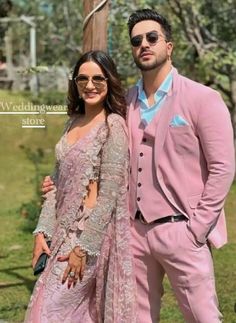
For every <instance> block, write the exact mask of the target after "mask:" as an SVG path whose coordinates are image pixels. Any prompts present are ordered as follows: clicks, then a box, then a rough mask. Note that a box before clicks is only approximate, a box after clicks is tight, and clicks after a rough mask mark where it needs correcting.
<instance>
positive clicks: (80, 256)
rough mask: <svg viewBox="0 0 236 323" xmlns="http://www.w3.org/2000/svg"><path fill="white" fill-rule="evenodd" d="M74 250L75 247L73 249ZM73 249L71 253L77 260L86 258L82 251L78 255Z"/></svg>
mask: <svg viewBox="0 0 236 323" xmlns="http://www.w3.org/2000/svg"><path fill="white" fill-rule="evenodd" d="M75 248H76V247H75ZM75 248H73V249H72V252H74V254H75V255H76V257H78V258H84V257H86V253H83V251H80V253H79V254H78V253H77V252H76V251H75Z"/></svg>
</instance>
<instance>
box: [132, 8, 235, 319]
mask: <svg viewBox="0 0 236 323" xmlns="http://www.w3.org/2000/svg"><path fill="white" fill-rule="evenodd" d="M128 28H129V35H130V42H131V46H132V54H133V58H134V61H135V63H136V65H137V67H138V68H139V69H140V70H141V73H142V79H141V80H140V81H139V82H138V84H137V85H136V86H135V87H134V88H132V89H131V90H130V91H129V93H128V106H129V108H128V128H129V135H130V152H131V166H130V186H129V191H130V212H131V218H132V219H133V221H132V232H133V242H132V245H133V252H134V257H135V266H136V277H137V291H138V322H140V323H143V322H145V323H149V322H153V323H154V322H158V321H159V319H160V318H159V313H160V304H161V297H162V295H163V286H162V281H163V277H164V274H165V273H166V274H167V276H168V279H169V280H170V283H171V285H172V288H173V290H174V293H175V296H176V298H177V300H178V304H179V307H180V309H181V312H182V313H183V316H184V319H185V321H186V322H189V323H194V322H201V323H217V322H220V321H221V317H222V315H221V313H220V312H219V310H218V303H217V295H216V291H215V282H214V271H213V262H212V257H211V252H210V249H209V245H210V244H212V245H214V246H215V247H217V248H219V247H221V246H222V245H223V244H224V243H226V240H227V237H226V226H225V217H224V211H223V205H224V201H225V197H226V195H227V193H228V191H229V188H230V185H231V183H232V180H233V177H234V171H235V170H234V167H235V161H234V145H233V132H232V126H231V121H230V116H229V113H228V110H227V107H226V106H225V104H224V102H223V101H222V99H221V97H220V95H219V94H218V93H217V92H216V91H214V90H212V89H210V88H208V87H206V86H203V85H201V84H199V83H196V82H193V81H191V80H189V79H187V78H185V77H183V76H181V75H179V74H178V72H177V70H176V69H175V68H174V67H173V66H172V63H171V54H172V50H173V44H172V42H171V26H170V25H169V23H168V21H167V20H166V19H165V18H164V17H163V16H161V15H159V14H158V13H157V12H155V11H153V10H149V9H144V10H138V11H136V12H134V13H133V14H132V15H131V16H130V18H129V21H128Z"/></svg>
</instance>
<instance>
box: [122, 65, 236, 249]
mask: <svg viewBox="0 0 236 323" xmlns="http://www.w3.org/2000/svg"><path fill="white" fill-rule="evenodd" d="M136 101H137V88H136V87H134V88H132V89H130V90H129V92H128V95H127V102H128V115H127V122H128V128H129V131H131V127H130V120H131V118H132V111H133V110H134V109H135V107H136V104H137V102H136ZM159 113H160V118H159V122H158V124H157V125H155V124H154V123H153V127H152V126H149V127H148V128H149V130H148V131H149V135H150V136H154V137H155V144H154V161H155V166H156V176H157V179H158V181H159V183H160V186H161V188H162V190H163V192H164V194H165V196H166V197H167V198H168V200H169V201H170V203H172V205H173V206H174V207H175V208H177V209H178V210H179V211H180V212H182V213H183V214H185V215H186V216H187V217H188V218H189V228H190V230H191V231H192V232H193V234H194V235H195V237H196V239H197V240H198V241H199V242H202V243H205V242H206V239H208V240H209V241H210V243H211V244H212V245H213V246H215V247H216V248H220V247H221V246H222V245H224V244H225V243H226V242H227V231H226V223H225V215H224V210H223V206H224V202H225V198H226V195H227V193H228V191H229V189H230V185H231V183H232V181H233V178H234V173H235V153H234V141H233V130H232V125H231V120H230V115H229V112H228V109H227V107H226V105H225V104H224V102H223V100H222V98H221V96H220V95H219V93H218V92H216V91H215V90H213V89H211V88H209V87H206V86H204V85H201V84H199V83H196V82H194V81H191V80H190V79H188V78H186V77H183V76H181V75H180V74H178V72H177V70H176V69H174V72H173V88H172V90H170V92H169V93H168V95H167V98H166V100H165V102H164V104H163V106H162V108H161V110H160V112H159ZM176 116H180V117H181V118H182V119H184V120H185V121H186V124H184V125H179V126H173V124H172V122H171V121H172V120H174V118H175V117H176ZM130 138H131V135H130ZM131 146H132V142H131V140H130V148H131ZM130 150H131V149H130ZM131 167H132V156H131ZM153 193H154V192H149V194H153Z"/></svg>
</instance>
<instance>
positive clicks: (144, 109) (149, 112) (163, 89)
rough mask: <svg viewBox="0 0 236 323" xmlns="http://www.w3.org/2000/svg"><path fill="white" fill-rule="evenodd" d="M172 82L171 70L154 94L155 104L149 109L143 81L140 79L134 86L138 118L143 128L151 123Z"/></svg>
mask: <svg viewBox="0 0 236 323" xmlns="http://www.w3.org/2000/svg"><path fill="white" fill-rule="evenodd" d="M172 81H173V74H172V70H171V71H170V73H169V74H168V75H167V76H166V78H165V79H164V81H163V82H162V83H161V85H160V87H159V88H158V90H157V91H156V93H155V94H154V100H155V103H154V104H153V105H152V106H151V107H150V106H149V104H148V100H147V97H146V94H145V92H144V89H143V79H140V80H139V81H138V82H137V84H136V86H137V87H138V100H139V101H140V117H141V121H142V122H143V123H144V125H145V126H146V125H148V124H149V123H150V122H151V121H152V119H153V118H154V116H155V115H156V113H157V112H158V111H159V109H160V108H161V106H162V104H163V102H164V101H165V98H166V95H167V93H168V91H169V90H170V88H171V86H172Z"/></svg>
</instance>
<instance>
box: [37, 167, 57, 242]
mask: <svg viewBox="0 0 236 323" xmlns="http://www.w3.org/2000/svg"><path fill="white" fill-rule="evenodd" d="M58 169H59V165H58V164H56V166H55V169H54V172H53V174H52V175H51V178H52V180H53V182H54V187H53V189H52V190H51V191H50V192H48V193H46V194H44V195H43V197H44V198H45V200H44V202H43V205H42V209H41V213H40V216H39V219H38V224H37V226H36V229H35V230H34V232H33V234H34V235H37V234H38V233H43V234H44V236H45V238H46V239H48V240H51V239H52V234H53V231H54V228H55V224H56V184H57V177H58Z"/></svg>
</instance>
